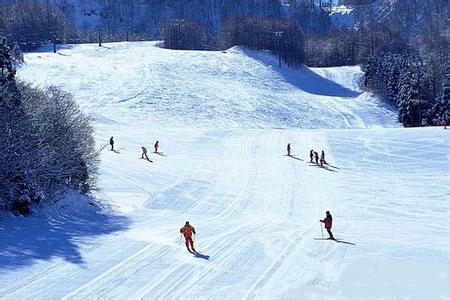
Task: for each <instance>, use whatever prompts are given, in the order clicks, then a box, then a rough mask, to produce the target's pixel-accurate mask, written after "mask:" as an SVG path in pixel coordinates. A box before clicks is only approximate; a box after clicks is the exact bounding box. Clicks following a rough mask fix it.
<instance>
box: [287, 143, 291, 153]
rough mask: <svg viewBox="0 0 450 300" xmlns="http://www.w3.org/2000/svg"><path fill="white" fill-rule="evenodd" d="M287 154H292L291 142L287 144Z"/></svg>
mask: <svg viewBox="0 0 450 300" xmlns="http://www.w3.org/2000/svg"><path fill="white" fill-rule="evenodd" d="M287 156H291V144H290V143H289V144H288V145H287Z"/></svg>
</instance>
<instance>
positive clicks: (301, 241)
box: [0, 42, 450, 299]
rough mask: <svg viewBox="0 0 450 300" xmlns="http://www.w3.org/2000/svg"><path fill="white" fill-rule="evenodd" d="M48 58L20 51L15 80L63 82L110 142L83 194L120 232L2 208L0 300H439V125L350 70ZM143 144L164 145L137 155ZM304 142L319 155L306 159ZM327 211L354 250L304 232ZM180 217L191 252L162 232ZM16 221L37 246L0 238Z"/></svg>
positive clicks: (213, 57) (445, 194) (98, 51)
mask: <svg viewBox="0 0 450 300" xmlns="http://www.w3.org/2000/svg"><path fill="white" fill-rule="evenodd" d="M60 52H61V54H64V55H58V54H56V55H54V54H51V53H46V52H38V53H30V54H27V55H26V61H27V63H26V65H25V66H23V67H22V68H21V69H20V70H19V72H18V74H19V77H21V78H22V79H23V80H26V81H28V82H32V83H33V84H34V85H37V86H49V85H56V86H60V87H62V88H63V89H65V90H68V91H69V92H71V93H73V94H74V96H75V98H76V100H77V101H78V102H79V103H80V105H81V106H82V107H83V109H84V110H86V111H87V112H90V113H91V114H92V115H93V116H94V119H95V126H96V130H97V141H98V144H99V145H104V144H105V143H106V142H107V141H108V139H109V137H110V136H111V135H113V136H114V137H115V140H116V145H115V146H116V148H117V150H118V152H119V153H114V152H111V151H108V147H106V148H105V149H103V150H102V152H101V158H102V162H101V167H100V178H99V186H100V187H101V190H100V191H99V192H98V193H97V195H96V197H97V198H99V199H100V200H102V201H103V203H107V204H108V211H109V213H111V214H112V213H114V214H117V215H119V216H122V217H123V218H125V219H126V220H122V222H124V223H126V224H127V226H122V227H121V226H117V228H116V227H112V228H111V229H110V230H105V232H101V231H100V230H95V229H99V228H103V227H105V226H106V225H105V224H103V223H99V222H96V220H97V218H98V217H97V215H96V214H95V213H94V214H92V215H91V214H83V213H81V214H79V212H83V209H86V208H82V209H81V210H78V211H76V212H75V211H74V210H72V208H71V206H70V204H69V205H67V206H64V205H63V206H61V208H60V210H59V211H58V212H56V213H53V214H51V216H52V217H51V218H46V217H45V216H46V214H41V215H37V216H35V217H33V218H31V219H30V220H32V221H29V223H28V220H24V222H20V220H19V221H17V220H15V219H11V218H5V220H4V223H3V225H2V227H1V228H0V238H1V239H3V238H5V240H4V241H2V245H3V249H2V250H1V252H0V254H1V255H2V256H0V262H3V263H5V265H4V266H1V265H0V298H5V299H141V298H143V299H155V298H168V299H180V298H201V299H203V298H220V299H221V298H229V299H236V298H238V299H240V298H246V299H254V298H257V299H260V298H263V299H264V298H276V299H278V298H289V299H292V298H296V299H309V298H314V299H322V298H343V299H346V298H358V297H363V298H365V297H367V296H372V297H374V298H383V297H384V298H386V297H388V298H389V297H405V296H410V297H411V298H418V299H423V298H428V299H434V298H438V297H440V296H447V297H448V296H449V295H450V290H449V288H448V285H447V283H448V278H449V276H450V268H449V266H450V250H449V249H450V239H448V234H449V230H448V229H447V228H446V225H445V224H446V222H447V219H448V215H449V213H450V202H449V201H450V199H449V198H450V187H449V185H448V184H445V183H446V182H450V181H449V180H450V172H448V170H449V164H448V160H449V155H448V149H449V146H450V142H449V136H448V132H446V131H444V130H442V129H439V128H426V129H425V128H423V129H402V128H398V124H397V123H396V122H395V121H394V114H393V112H392V110H390V109H388V108H386V107H385V105H383V104H382V103H381V102H380V101H379V100H378V99H376V98H374V97H373V96H372V95H371V94H368V93H365V92H362V91H360V90H359V88H358V80H359V79H360V76H361V72H360V70H359V69H358V68H356V67H342V68H325V69H307V68H302V69H299V70H291V69H285V68H283V69H281V70H280V69H278V68H277V60H276V59H275V58H273V57H272V56H271V55H269V54H267V53H257V52H253V51H249V50H245V49H239V48H233V49H230V50H228V51H226V53H222V52H201V51H171V50H164V49H159V48H156V47H154V43H150V42H144V43H113V44H108V48H98V47H95V46H94V45H79V46H73V47H69V48H68V49H64V50H60ZM296 127H297V129H296ZM277 128H278V129H277ZM280 128H283V129H280ZM300 128H303V129H300ZM156 139H159V140H160V141H161V151H163V152H164V156H162V155H156V154H153V153H151V155H150V158H151V159H152V160H153V161H154V163H147V162H145V161H143V160H141V159H139V157H140V147H141V146H142V145H146V146H147V148H148V149H149V150H150V149H152V147H151V145H152V144H153V143H154V141H155V140H156ZM289 142H290V143H291V144H292V149H293V154H294V156H293V157H287V156H285V148H286V145H287V143H289ZM311 148H314V149H315V150H317V151H320V150H322V149H323V150H325V152H326V154H327V161H328V162H329V163H330V164H331V165H332V166H329V167H324V168H322V167H319V166H316V165H314V164H310V163H309V150H310V149H311ZM326 210H331V213H332V214H333V217H334V225H333V232H334V234H335V236H336V237H337V238H338V239H340V240H343V242H349V243H354V244H355V245H351V244H345V243H343V242H341V243H338V242H335V241H320V240H315V238H320V237H321V231H320V223H319V222H318V221H319V219H321V218H323V217H324V212H325V211H326ZM41 218H43V219H44V221H45V220H47V221H48V222H49V223H50V225H49V226H50V228H53V226H54V227H55V228H56V227H57V228H61V229H62V230H64V229H65V224H66V223H67V222H68V221H70V222H71V224H80V225H81V224H90V227H93V230H92V232H91V234H86V235H84V232H83V230H79V231H77V232H76V234H73V235H71V234H69V233H70V230H67V231H68V232H69V233H68V234H67V236H66V235H63V236H62V238H61V240H57V241H53V240H51V239H50V238H48V236H46V234H47V232H45V231H44V230H42V231H40V230H39V229H35V228H36V227H34V225H33V224H34V223H33V222H41V221H42V220H41ZM186 220H189V221H190V222H191V223H192V224H193V225H194V226H195V227H196V230H197V233H198V235H197V236H196V241H195V243H196V248H197V250H199V251H200V252H201V254H202V255H204V256H203V257H201V256H200V255H199V257H194V256H193V255H192V254H190V253H188V252H187V251H186V250H185V249H184V245H183V242H181V244H179V241H180V240H179V238H180V235H179V232H178V230H179V228H180V227H181V226H182V225H183V224H184V222H185V221H186ZM430 220H432V222H430ZM2 222H3V221H2ZM19 224H20V225H19ZM28 225H29V229H28V230H27V226H28ZM22 227H23V228H22ZM18 228H22V229H21V230H22V231H21V232H22V233H25V234H29V235H37V239H39V241H41V242H39V243H41V244H39V243H38V242H37V241H36V243H37V244H38V245H39V247H37V246H36V245H33V243H34V242H33V241H29V240H27V239H25V240H24V241H22V240H20V241H18V242H17V243H9V242H8V241H7V240H6V238H7V237H8V236H7V232H8V231H11V230H12V231H15V230H17V229H18ZM44 228H46V227H44ZM3 231H4V232H3ZM65 232H66V231H64V233H65ZM324 234H325V235H326V232H324ZM47 238H48V239H47ZM64 239H67V240H64ZM425 241H426V242H425ZM61 242H65V243H66V244H65V247H58V246H59V243H61ZM30 244H31V245H30ZM32 246H35V247H32ZM69 246H70V247H69ZM53 248H57V251H55V252H52V251H51V249H53ZM69 248H70V250H71V251H72V252H70V253H69ZM40 251H44V252H48V254H47V255H46V256H44V255H41V253H40ZM21 255H22V256H21ZM74 255H75V256H76V257H78V260H74V258H73V257H72V256H74ZM206 256H209V259H205V258H206ZM20 257H22V258H23V257H30V260H29V261H26V262H20V261H19V259H20Z"/></svg>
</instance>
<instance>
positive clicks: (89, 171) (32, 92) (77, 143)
mask: <svg viewBox="0 0 450 300" xmlns="http://www.w3.org/2000/svg"><path fill="white" fill-rule="evenodd" d="M0 67H1V72H0V169H1V170H2V172H0V209H8V210H11V211H13V212H15V213H18V214H28V213H29V205H30V204H32V203H48V204H51V203H52V202H53V201H54V200H55V199H56V197H57V196H58V194H59V193H60V192H62V191H64V190H65V189H67V188H73V189H78V190H80V191H81V192H85V193H87V192H89V191H90V189H91V188H92V187H93V184H94V183H95V171H96V167H97V155H98V154H97V153H96V151H95V148H94V140H93V129H92V127H91V125H90V120H89V118H88V117H87V116H86V115H84V114H83V113H82V112H81V111H80V110H79V108H78V106H77V105H76V103H75V101H74V100H73V99H72V98H71V96H70V95H68V94H67V93H64V92H62V91H59V90H57V89H54V88H52V89H49V90H46V91H40V90H38V89H34V88H31V87H29V86H26V85H23V84H21V83H20V82H19V83H18V82H16V80H15V70H14V65H13V62H12V55H11V51H10V49H9V47H8V46H7V45H6V41H5V40H4V41H3V43H1V44H0Z"/></svg>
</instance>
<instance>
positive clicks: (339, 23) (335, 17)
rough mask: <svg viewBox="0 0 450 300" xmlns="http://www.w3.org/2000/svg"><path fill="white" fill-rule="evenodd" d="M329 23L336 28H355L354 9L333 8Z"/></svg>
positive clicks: (342, 6)
mask: <svg viewBox="0 0 450 300" xmlns="http://www.w3.org/2000/svg"><path fill="white" fill-rule="evenodd" d="M330 17H331V22H332V23H333V25H335V26H336V27H338V28H350V27H353V26H355V24H356V20H355V16H354V9H353V8H352V7H349V6H345V5H339V6H334V7H333V8H332V9H331V12H330Z"/></svg>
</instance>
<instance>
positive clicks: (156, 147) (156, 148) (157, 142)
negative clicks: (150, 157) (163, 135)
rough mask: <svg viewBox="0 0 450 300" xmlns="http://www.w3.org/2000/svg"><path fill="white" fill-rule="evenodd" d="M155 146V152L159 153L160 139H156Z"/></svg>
mask: <svg viewBox="0 0 450 300" xmlns="http://www.w3.org/2000/svg"><path fill="white" fill-rule="evenodd" d="M154 147H155V153H158V149H159V141H156V143H155V146H154Z"/></svg>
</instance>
